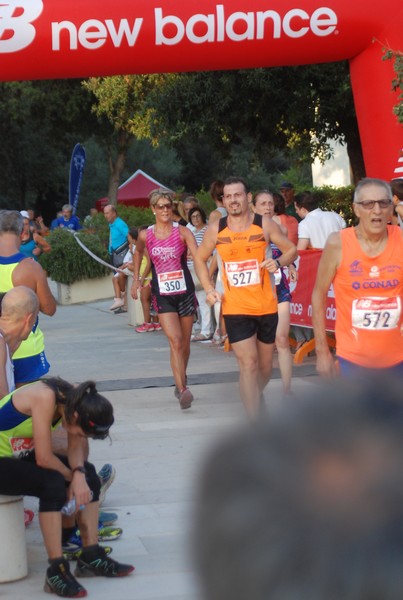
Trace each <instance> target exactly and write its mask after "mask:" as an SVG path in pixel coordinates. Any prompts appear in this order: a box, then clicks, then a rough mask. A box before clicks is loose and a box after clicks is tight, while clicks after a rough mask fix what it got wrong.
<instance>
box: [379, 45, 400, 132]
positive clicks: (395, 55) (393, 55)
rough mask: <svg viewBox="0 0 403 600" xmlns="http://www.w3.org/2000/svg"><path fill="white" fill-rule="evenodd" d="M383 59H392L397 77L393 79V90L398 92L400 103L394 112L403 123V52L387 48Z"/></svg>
mask: <svg viewBox="0 0 403 600" xmlns="http://www.w3.org/2000/svg"><path fill="white" fill-rule="evenodd" d="M383 60H392V61H393V69H394V71H395V74H396V76H395V78H394V79H393V81H392V90H393V91H394V92H399V93H398V97H397V99H398V103H397V104H396V106H395V107H394V113H395V115H396V116H397V120H398V121H399V123H402V124H403V52H401V51H394V50H390V49H389V50H387V51H386V52H385V54H384V56H383Z"/></svg>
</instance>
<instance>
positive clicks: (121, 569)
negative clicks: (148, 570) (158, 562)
mask: <svg viewBox="0 0 403 600" xmlns="http://www.w3.org/2000/svg"><path fill="white" fill-rule="evenodd" d="M94 554H95V555H94ZM133 571H134V567H133V565H125V564H123V563H119V562H117V561H116V560H113V558H109V556H107V554H106V553H105V551H104V549H103V548H102V547H101V546H98V548H97V552H96V553H93V552H85V551H84V552H83V554H82V555H81V558H79V559H78V561H77V566H76V568H75V571H74V574H75V575H76V577H125V576H126V575H129V574H130V573H132V572H133Z"/></svg>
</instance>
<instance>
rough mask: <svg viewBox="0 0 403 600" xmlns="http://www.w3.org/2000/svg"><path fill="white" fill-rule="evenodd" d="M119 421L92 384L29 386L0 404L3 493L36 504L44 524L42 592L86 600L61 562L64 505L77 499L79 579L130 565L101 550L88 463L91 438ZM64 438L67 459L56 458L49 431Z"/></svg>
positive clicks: (119, 572) (96, 485)
mask: <svg viewBox="0 0 403 600" xmlns="http://www.w3.org/2000/svg"><path fill="white" fill-rule="evenodd" d="M113 421H114V417H113V407H112V405H111V403H110V402H109V400H107V399H106V398H105V397H104V396H101V394H99V393H98V391H97V389H96V387H95V383H94V382H93V381H86V382H84V383H81V384H79V385H77V386H74V385H72V384H71V383H68V382H67V381H64V380H63V379H59V378H47V379H43V380H41V381H37V382H35V383H32V384H29V385H26V386H24V387H22V388H19V389H18V390H15V391H14V392H12V393H11V394H8V395H7V396H5V397H4V398H2V399H1V400H0V494H5V495H10V496H17V495H22V496H34V497H37V498H39V523H40V527H41V530H42V535H43V539H44V543H45V547H46V551H47V554H48V558H49V567H48V569H47V571H46V579H45V588H44V589H45V591H46V592H53V593H55V594H57V595H58V596H63V597H69V598H81V597H83V596H86V595H87V592H86V590H85V589H84V588H83V587H82V586H81V585H80V584H79V583H78V581H77V580H76V579H75V577H74V576H73V575H72V573H71V572H70V568H69V563H68V561H67V560H66V559H64V558H63V556H62V513H61V509H62V507H63V506H64V504H65V503H66V502H67V501H68V500H71V499H73V498H74V499H75V503H76V507H79V508H80V509H82V510H78V511H77V513H76V515H72V516H71V517H70V519H71V523H70V525H71V526H72V527H74V520H75V519H77V522H78V526H79V528H80V532H81V536H82V541H83V551H82V554H81V556H80V558H79V560H78V561H77V567H76V570H75V575H76V576H78V577H93V576H97V575H98V576H105V577H121V576H124V575H128V574H129V573H131V572H132V571H133V570H134V567H132V566H131V565H124V564H120V563H118V562H116V561H114V560H112V559H110V558H109V557H108V556H107V555H106V553H105V549H104V548H102V547H101V546H99V545H98V508H99V502H98V499H99V491H100V480H99V477H98V475H97V473H96V470H95V468H94V466H93V465H92V464H91V463H89V462H87V460H86V456H87V438H92V439H105V438H106V437H108V435H109V429H110V427H111V426H112V424H113ZM60 424H62V426H63V427H64V429H65V430H66V432H67V442H68V448H67V456H62V455H58V454H54V453H53V451H52V435H51V434H52V430H54V429H55V428H56V427H58V426H59V425H60Z"/></svg>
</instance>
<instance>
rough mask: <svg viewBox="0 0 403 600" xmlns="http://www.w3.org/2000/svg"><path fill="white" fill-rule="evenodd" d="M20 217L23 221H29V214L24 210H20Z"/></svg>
mask: <svg viewBox="0 0 403 600" xmlns="http://www.w3.org/2000/svg"><path fill="white" fill-rule="evenodd" d="M20 215H21V216H22V217H24V219H29V213H28V212H27V211H26V210H20Z"/></svg>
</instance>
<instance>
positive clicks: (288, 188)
mask: <svg viewBox="0 0 403 600" xmlns="http://www.w3.org/2000/svg"><path fill="white" fill-rule="evenodd" d="M280 194H281V195H282V196H283V198H284V202H285V213H286V214H287V215H291V217H294V218H295V219H297V221H300V220H301V218H300V217H299V216H298V214H297V212H296V210H295V206H294V199H295V189H294V185H293V184H292V183H290V182H289V181H283V183H282V184H281V185H280Z"/></svg>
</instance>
